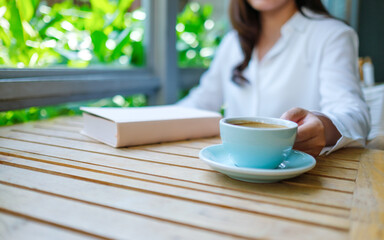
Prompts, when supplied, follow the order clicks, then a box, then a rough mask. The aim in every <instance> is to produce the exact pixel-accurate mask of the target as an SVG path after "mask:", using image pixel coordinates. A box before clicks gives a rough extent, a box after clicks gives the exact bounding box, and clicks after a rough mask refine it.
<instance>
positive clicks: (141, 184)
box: [0, 158, 348, 230]
mask: <svg viewBox="0 0 384 240" xmlns="http://www.w3.org/2000/svg"><path fill="white" fill-rule="evenodd" d="M0 161H3V162H2V164H6V165H7V164H8V165H10V166H14V165H15V164H16V165H17V166H18V167H19V168H26V169H31V168H34V169H35V170H36V171H44V170H49V171H51V174H52V175H55V174H56V175H60V173H62V174H65V175H68V176H71V177H72V178H76V179H77V178H81V179H87V180H85V181H90V182H100V181H103V183H104V184H114V185H116V186H120V187H121V188H123V189H130V190H132V191H138V192H139V193H141V192H140V191H143V192H145V193H148V192H149V193H151V194H155V195H160V196H162V197H167V198H169V199H168V200H167V204H168V205H171V203H172V201H174V200H175V199H176V200H183V201H186V203H184V205H185V206H187V205H188V204H189V203H191V202H192V203H199V204H201V205H203V206H205V205H208V206H215V207H219V208H229V209H233V210H236V211H240V212H249V213H254V214H259V215H266V216H270V217H274V218H278V219H279V218H283V219H286V220H290V221H298V222H306V223H309V224H313V225H321V226H326V227H329V228H337V229H342V230H345V229H347V228H348V221H346V219H345V218H340V217H334V216H329V215H326V214H318V213H313V212H308V211H302V210H297V209H292V208H286V207H281V206H276V205H273V204H266V203H261V202H254V201H249V200H245V199H239V198H233V197H229V196H224V195H218V194H213V193H208V192H201V191H196V190H192V189H187V188H180V187H175V186H169V185H166V184H163V183H160V182H157V183H155V182H148V181H146V180H139V179H132V178H131V179H129V178H128V179H127V178H125V177H124V176H116V175H114V176H111V175H110V174H109V172H105V173H104V174H100V173H95V172H94V171H90V170H91V169H81V170H79V169H73V168H70V167H62V166H57V165H47V164H46V163H41V162H34V161H25V160H23V159H17V158H11V159H4V158H0ZM14 171H16V170H14ZM44 172H45V171H44ZM4 175H5V176H6V173H4ZM14 175H15V174H14ZM20 175H21V174H20ZM60 176H61V175H60ZM10 177H11V176H8V178H10ZM1 178H2V177H0V179H1ZM36 178H38V177H36ZM44 179H45V181H49V180H48V177H45V178H44ZM17 180H18V181H20V179H19V178H18V179H17ZM31 181H32V180H31ZM51 181H53V179H52V180H51ZM51 181H49V182H51ZM29 182H30V181H25V182H24V183H18V184H24V185H25V184H29ZM73 184H79V183H73ZM79 185H80V184H79ZM37 186H38V185H37ZM124 187H126V188H124ZM94 188H95V187H92V189H94ZM84 189H87V188H84ZM100 191H101V190H100ZM111 195H113V194H111ZM133 195H134V194H133ZM139 195H140V194H137V193H136V195H134V196H135V197H136V198H139ZM127 198H132V196H130V197H128V196H127ZM151 201H153V202H154V200H153V199H152V200H151ZM143 202H145V201H143ZM145 205H147V204H145Z"/></svg>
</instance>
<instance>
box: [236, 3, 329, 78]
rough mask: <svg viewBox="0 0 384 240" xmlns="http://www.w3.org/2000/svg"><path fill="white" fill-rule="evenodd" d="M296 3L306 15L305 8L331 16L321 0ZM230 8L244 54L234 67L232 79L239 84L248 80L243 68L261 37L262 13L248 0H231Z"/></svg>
mask: <svg viewBox="0 0 384 240" xmlns="http://www.w3.org/2000/svg"><path fill="white" fill-rule="evenodd" d="M295 3H296V7H297V9H298V10H299V12H300V13H301V14H303V15H304V16H305V13H304V12H303V9H304V8H308V9H310V10H311V11H313V12H315V13H319V14H323V15H326V16H330V14H329V12H328V11H327V9H326V8H325V7H324V5H323V3H322V2H321V0H295ZM229 9H230V10H229V16H230V19H231V23H232V26H233V28H234V29H235V30H236V31H237V33H238V36H239V41H240V46H241V49H242V51H243V54H244V59H243V61H242V62H241V63H240V64H239V65H237V66H236V67H235V69H233V73H232V81H233V82H235V83H236V84H238V85H243V84H244V83H247V82H248V80H247V79H246V78H245V77H244V76H243V70H244V69H245V68H246V67H247V66H248V63H249V61H250V59H251V56H252V51H253V49H254V47H255V46H256V45H257V42H258V40H259V38H260V33H261V22H260V13H259V11H257V10H255V9H253V8H252V6H251V5H249V3H248V1H247V0H231V3H230V7H229Z"/></svg>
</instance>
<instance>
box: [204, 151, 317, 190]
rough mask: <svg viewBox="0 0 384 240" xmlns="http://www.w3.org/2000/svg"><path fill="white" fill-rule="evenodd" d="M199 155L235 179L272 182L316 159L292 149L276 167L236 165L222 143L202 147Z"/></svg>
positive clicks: (306, 167)
mask: <svg viewBox="0 0 384 240" xmlns="http://www.w3.org/2000/svg"><path fill="white" fill-rule="evenodd" d="M199 157H200V159H201V160H203V161H204V162H206V163H207V164H208V165H209V166H210V167H211V168H213V169H214V170H216V171H219V172H221V173H223V174H225V175H227V176H229V177H231V178H234V179H237V180H241V181H245V182H254V183H272V182H278V181H281V180H283V179H288V178H293V177H296V176H298V175H300V174H302V173H304V172H307V171H309V170H311V169H312V168H313V167H315V165H316V160H315V159H314V158H313V157H312V156H311V155H308V154H306V153H303V152H300V151H297V150H292V152H291V154H290V155H289V157H288V159H287V160H286V161H284V162H283V163H281V164H280V166H279V167H278V168H276V169H261V168H243V167H237V166H236V165H235V164H234V163H233V162H232V160H231V159H230V157H229V154H228V153H227V152H226V150H225V149H224V147H223V145H222V144H219V145H212V146H209V147H205V148H203V149H202V150H201V151H200V154H199Z"/></svg>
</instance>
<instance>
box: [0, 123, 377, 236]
mask: <svg viewBox="0 0 384 240" xmlns="http://www.w3.org/2000/svg"><path fill="white" fill-rule="evenodd" d="M81 128H82V122H81V118H80V117H67V118H57V119H54V120H48V121H40V122H34V123H28V124H22V125H16V126H10V127H2V128H0V239H32V238H34V239H87V238H103V239H104V238H118V239H236V238H239V239H241V238H245V239H246V238H249V239H251V238H252V239H253V238H256V239H258V238H274V239H327V240H330V239H351V238H354V239H360V238H361V239H384V233H383V224H384V202H383V201H384V151H379V150H365V149H344V150H341V151H338V152H336V153H334V154H331V155H330V156H327V157H319V158H318V159H317V161H318V162H317V166H316V167H315V168H314V169H313V170H312V171H310V172H308V173H306V174H303V175H301V176H300V177H297V178H295V179H291V180H287V181H283V182H280V183H275V184H254V183H245V182H241V181H237V180H232V179H230V178H228V177H226V176H225V175H222V174H220V173H218V172H215V171H213V170H211V169H210V168H209V167H208V166H207V165H206V164H205V163H204V162H202V161H201V160H199V158H198V153H199V151H200V149H201V148H202V147H205V146H208V145H211V144H214V143H219V142H220V139H218V138H213V139H199V140H193V141H182V142H174V143H166V144H155V145H147V146H140V147H133V148H122V149H114V148H112V147H109V146H107V145H104V144H101V143H98V142H96V141H94V140H92V139H90V138H87V137H85V136H83V135H81V134H80V133H79V130H80V129H81Z"/></svg>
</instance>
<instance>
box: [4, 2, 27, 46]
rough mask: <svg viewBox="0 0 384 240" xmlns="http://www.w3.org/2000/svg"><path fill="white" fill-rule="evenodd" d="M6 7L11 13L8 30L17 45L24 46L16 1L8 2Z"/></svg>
mask: <svg viewBox="0 0 384 240" xmlns="http://www.w3.org/2000/svg"><path fill="white" fill-rule="evenodd" d="M8 6H9V9H10V12H11V19H10V30H11V32H12V35H13V37H14V38H15V40H16V42H17V45H18V46H24V31H23V25H22V24H21V19H20V13H19V9H18V8H17V6H16V0H10V1H9V4H8Z"/></svg>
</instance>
